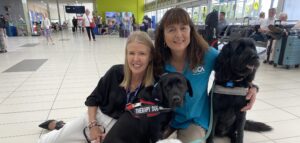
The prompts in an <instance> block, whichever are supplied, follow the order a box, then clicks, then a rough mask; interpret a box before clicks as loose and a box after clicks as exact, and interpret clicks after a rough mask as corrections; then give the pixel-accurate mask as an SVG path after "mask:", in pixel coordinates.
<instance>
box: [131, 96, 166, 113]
mask: <svg viewBox="0 0 300 143" xmlns="http://www.w3.org/2000/svg"><path fill="white" fill-rule="evenodd" d="M125 110H126V111H129V112H130V113H131V115H132V116H133V117H135V118H148V117H154V116H157V115H159V114H160V113H162V112H169V111H171V108H164V107H161V106H158V105H156V104H155V103H154V102H151V101H146V100H144V99H140V102H138V103H128V104H127V105H126V109H125Z"/></svg>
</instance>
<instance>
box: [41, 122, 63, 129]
mask: <svg viewBox="0 0 300 143" xmlns="http://www.w3.org/2000/svg"><path fill="white" fill-rule="evenodd" d="M54 121H55V122H56V124H55V128H54V129H56V130H59V129H60V128H62V127H63V126H64V125H65V122H63V121H56V120H47V121H45V122H43V123H41V124H40V125H39V127H40V128H43V129H46V130H53V129H50V128H49V125H50V123H52V122H54Z"/></svg>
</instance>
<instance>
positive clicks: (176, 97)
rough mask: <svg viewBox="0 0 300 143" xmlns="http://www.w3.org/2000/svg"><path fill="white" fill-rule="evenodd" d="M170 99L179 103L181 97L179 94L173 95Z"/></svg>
mask: <svg viewBox="0 0 300 143" xmlns="http://www.w3.org/2000/svg"><path fill="white" fill-rule="evenodd" d="M172 101H173V103H175V104H177V103H180V101H181V98H180V97H179V96H174V97H172Z"/></svg>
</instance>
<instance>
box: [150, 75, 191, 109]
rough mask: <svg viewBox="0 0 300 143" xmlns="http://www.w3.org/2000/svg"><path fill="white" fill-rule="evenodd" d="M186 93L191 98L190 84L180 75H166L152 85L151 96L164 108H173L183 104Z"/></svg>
mask: <svg viewBox="0 0 300 143" xmlns="http://www.w3.org/2000/svg"><path fill="white" fill-rule="evenodd" d="M186 92H188V93H189V96H193V91H192V87H191V84H190V82H189V81H188V80H187V79H186V78H185V77H184V76H183V75H182V74H180V73H166V74H164V75H162V76H161V77H160V79H159V81H158V82H157V83H156V85H154V89H153V92H152V95H153V96H154V97H155V100H158V101H160V104H161V105H162V106H164V107H168V108H175V107H178V106H180V105H182V104H183V100H184V96H185V95H186Z"/></svg>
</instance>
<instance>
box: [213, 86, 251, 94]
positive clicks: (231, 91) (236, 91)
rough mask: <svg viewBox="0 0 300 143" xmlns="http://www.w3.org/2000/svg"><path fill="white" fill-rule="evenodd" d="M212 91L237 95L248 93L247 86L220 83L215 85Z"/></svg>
mask: <svg viewBox="0 0 300 143" xmlns="http://www.w3.org/2000/svg"><path fill="white" fill-rule="evenodd" d="M213 92H214V93H218V94H226V95H239V96H246V95H247V93H248V88H245V87H232V88H231V87H230V88H227V87H223V86H221V85H215V87H214V90H213Z"/></svg>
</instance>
